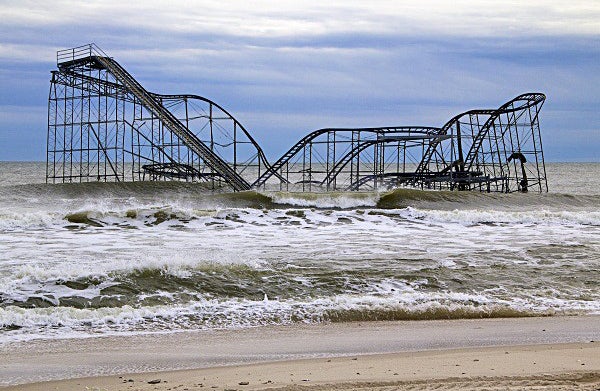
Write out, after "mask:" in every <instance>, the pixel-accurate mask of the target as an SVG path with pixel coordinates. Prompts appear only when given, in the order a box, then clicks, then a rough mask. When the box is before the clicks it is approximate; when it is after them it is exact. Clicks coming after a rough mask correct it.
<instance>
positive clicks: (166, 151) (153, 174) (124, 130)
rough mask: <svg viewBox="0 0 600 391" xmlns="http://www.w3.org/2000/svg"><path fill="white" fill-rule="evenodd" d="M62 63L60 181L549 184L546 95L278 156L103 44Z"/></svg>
mask: <svg viewBox="0 0 600 391" xmlns="http://www.w3.org/2000/svg"><path fill="white" fill-rule="evenodd" d="M57 66H58V70H57V71H52V80H51V86H50V94H49V103H48V138H47V146H48V148H47V159H46V161H47V164H46V178H47V180H52V181H54V182H55V181H63V182H73V181H96V180H97V181H100V180H104V181H128V180H132V181H137V180H141V181H144V180H148V177H149V178H150V180H184V181H190V180H191V181H195V180H201V181H204V182H206V183H208V185H209V186H212V188H218V187H220V186H221V185H222V184H223V183H225V184H227V185H229V186H231V188H233V190H235V191H242V190H249V189H251V188H263V189H266V190H270V189H275V187H274V186H276V185H278V186H279V190H283V189H284V188H285V189H287V190H290V188H291V191H296V190H299V187H301V191H307V190H308V191H311V186H312V185H316V186H317V189H318V188H322V189H323V190H325V189H326V190H328V191H329V190H332V189H333V190H335V189H340V190H341V189H346V190H359V189H360V188H361V187H362V186H363V185H367V184H368V183H369V182H370V181H374V183H373V187H374V188H375V187H377V184H378V183H380V181H382V182H381V183H388V185H405V186H409V185H410V186H416V187H421V188H425V187H427V188H428V189H431V188H434V189H435V188H438V189H450V190H452V189H455V188H458V190H473V189H475V190H476V189H479V190H480V191H502V192H510V191H529V189H532V188H533V186H535V187H536V188H538V189H539V191H544V189H545V190H546V191H547V190H548V189H547V182H546V173H545V166H544V161H543V150H542V147H541V145H542V144H541V135H540V128H539V122H538V114H539V110H540V108H541V106H542V105H543V103H544V101H545V95H544V94H540V93H527V94H522V95H519V96H517V97H516V98H514V99H512V100H510V101H508V102H506V103H505V104H503V105H502V106H500V107H499V108H498V109H484V110H470V111H466V112H464V113H461V114H459V115H456V116H455V117H453V118H452V119H451V120H450V121H448V122H446V124H444V126H443V127H441V128H437V127H427V126H400V127H373V128H324V129H319V130H315V131H313V132H311V133H309V134H308V135H306V136H304V137H303V138H302V139H300V140H299V141H298V142H297V143H296V144H294V145H293V146H292V147H291V148H290V149H288V150H287V151H286V152H285V153H284V154H283V155H282V156H281V157H280V158H279V159H277V160H276V161H275V163H273V164H270V163H269V161H268V160H267V157H266V155H265V153H264V152H263V150H262V148H261V147H260V145H259V144H258V143H257V141H256V140H255V139H254V138H253V137H252V136H251V135H250V133H249V132H248V131H247V130H246V128H245V127H244V126H243V125H242V124H241V123H240V122H239V121H237V119H235V118H234V117H233V116H232V115H231V114H230V113H229V112H227V111H226V110H225V109H224V108H223V107H222V106H220V105H218V104H217V103H215V102H213V101H212V100H210V99H207V98H205V97H202V96H199V95H193V94H168V95H167V94H158V93H154V92H150V91H148V90H146V89H145V88H144V87H143V86H142V85H141V84H140V83H139V82H138V81H137V80H136V79H135V78H134V77H133V76H132V75H131V74H129V73H128V72H127V71H126V70H125V68H123V67H122V66H121V65H120V64H119V63H118V62H116V61H115V60H114V59H112V58H111V57H109V56H108V55H106V54H105V53H104V52H103V51H102V50H101V49H100V48H98V47H97V46H96V45H94V44H89V45H84V46H80V47H76V48H73V49H67V50H61V51H58V52H57ZM444 140H448V141H444ZM515 153H517V154H519V156H522V159H520V161H521V166H520V167H517V162H516V160H515V161H512V162H511V159H509V155H510V156H511V157H512V156H513V155H515ZM509 163H510V164H509ZM524 163H527V165H524ZM518 168H520V170H518ZM274 178H277V180H278V182H279V183H278V184H277V183H276V182H277V181H270V179H274ZM295 185H301V186H295ZM305 185H306V187H305ZM339 186H341V187H339ZM367 188H368V186H367Z"/></svg>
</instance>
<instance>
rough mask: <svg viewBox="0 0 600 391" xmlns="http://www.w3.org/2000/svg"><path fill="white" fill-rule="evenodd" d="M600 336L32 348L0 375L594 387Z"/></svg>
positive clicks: (75, 343)
mask: <svg viewBox="0 0 600 391" xmlns="http://www.w3.org/2000/svg"><path fill="white" fill-rule="evenodd" d="M592 341H593V342H592ZM596 341H600V317H598V316H583V317H551V318H520V319H487V320H454V321H423V322H370V323H347V324H330V325H302V326H291V327H268V328H257V329H248V330H237V331H232V330H229V331H219V332H187V333H178V334H165V335H148V336H130V337H103V338H89V339H79V340H52V341H32V342H28V343H14V344H8V345H5V346H2V347H1V348H0V380H1V381H2V382H3V384H4V385H9V384H13V385H12V386H9V387H7V388H6V389H7V390H54V389H58V390H185V389H188V390H200V389H210V390H217V391H219V390H220V391H225V390H234V389H235V390H238V391H241V390H258V389H265V388H286V389H299V387H301V388H305V387H308V388H310V389H313V388H314V389H336V390H338V389H344V390H345V389H348V390H350V389H352V390H354V389H373V390H391V389H415V390H418V389H482V388H487V389H548V390H554V389H557V390H558V389H589V390H596V389H599V388H600V342H596ZM184 368H197V369H184ZM58 379H66V380H58ZM45 380H54V381H52V382H44V383H40V381H45ZM153 380H154V382H152V381H153ZM159 380H160V381H159ZM35 382H38V383H35ZM149 382H150V383H149ZM246 383H248V384H246ZM14 384H19V385H14Z"/></svg>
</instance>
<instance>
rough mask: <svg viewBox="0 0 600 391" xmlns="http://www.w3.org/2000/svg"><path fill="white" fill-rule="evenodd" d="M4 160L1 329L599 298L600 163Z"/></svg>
mask: <svg viewBox="0 0 600 391" xmlns="http://www.w3.org/2000/svg"><path fill="white" fill-rule="evenodd" d="M44 169H45V165H44V163H0V344H2V343H7V342H10V341H27V340H32V339H40V338H70V337H76V338H77V337H81V338H85V337H92V336H102V335H119V334H139V333H156V332H161V333H165V332H176V331H181V330H214V329H224V328H230V329H236V328H246V327H261V326H266V325H285V324H292V323H298V322H305V323H318V322H350V321H369V320H401V319H409V320H415V321H420V320H426V319H453V318H479V317H512V316H556V315H570V314H579V315H582V314H583V315H585V314H600V163H573V164H566V163H564V164H563V163H560V164H559V163H556V164H549V165H548V166H547V171H548V177H549V187H550V193H548V194H535V193H530V194H480V193H466V192H460V193H459V192H424V191H416V190H396V191H391V192H380V193H332V194H300V193H281V192H266V193H257V192H243V193H236V194H224V193H211V192H207V191H206V190H204V189H203V188H202V186H199V185H197V184H186V183H172V182H154V183H125V184H117V183H88V184H60V185H48V184H45V183H43V182H44Z"/></svg>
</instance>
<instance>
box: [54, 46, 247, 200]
mask: <svg viewBox="0 0 600 391" xmlns="http://www.w3.org/2000/svg"><path fill="white" fill-rule="evenodd" d="M94 49H95V50H93V51H90V55H88V56H85V57H81V58H76V59H72V60H68V61H65V62H62V63H59V64H58V67H59V69H60V70H61V71H62V70H68V69H69V68H71V67H75V66H78V65H80V64H82V63H87V64H89V63H92V64H93V65H94V66H98V67H102V68H104V69H106V70H107V71H108V72H110V73H111V74H112V75H113V76H114V77H115V79H116V80H118V81H119V82H120V83H121V84H123V85H124V86H125V87H126V89H127V90H128V91H130V92H131V93H132V94H133V95H134V96H135V97H136V98H137V99H138V100H139V101H140V102H141V103H142V104H143V105H144V106H145V107H146V109H148V110H149V111H150V112H152V113H153V114H154V115H156V116H157V117H158V118H159V119H160V120H161V121H162V122H163V124H164V125H165V126H166V127H167V128H168V129H169V130H171V131H172V132H173V133H174V134H176V135H177V136H178V137H179V138H180V139H181V140H183V142H184V143H185V144H186V145H187V146H188V148H190V149H191V150H192V151H193V152H194V153H196V154H197V155H198V156H199V157H200V158H202V159H203V160H204V161H205V162H206V164H207V165H208V166H209V167H210V168H211V169H213V170H214V171H216V172H218V173H219V175H220V176H221V177H222V178H223V179H224V180H225V181H226V182H228V183H229V184H230V185H231V186H232V187H233V188H234V189H235V190H249V189H250V187H251V186H250V184H249V183H248V182H247V181H246V180H245V179H244V178H242V177H241V176H240V175H239V174H238V173H236V172H235V171H234V170H233V169H232V168H231V166H230V165H229V164H228V163H227V162H226V161H224V160H223V159H221V158H220V157H219V156H218V155H217V154H215V153H214V152H213V151H211V150H210V148H208V147H207V146H206V145H205V144H204V143H203V142H202V141H200V139H198V137H197V136H196V135H195V134H194V133H192V132H191V131H190V130H189V129H188V128H187V127H186V126H185V125H183V124H182V123H181V122H180V121H179V120H178V119H177V118H176V117H175V116H174V115H173V114H172V113H171V112H170V111H169V110H168V109H167V108H165V107H164V106H163V105H162V104H161V103H159V102H158V101H157V100H156V99H155V95H154V94H152V93H150V92H149V91H147V90H146V89H145V88H144V87H143V86H142V85H141V84H140V83H139V82H138V81H137V80H136V79H135V78H134V77H133V76H131V75H130V74H129V72H127V71H126V70H125V68H123V67H122V66H121V65H120V64H119V63H118V62H116V61H115V60H113V59H112V58H110V57H108V56H106V55H103V53H102V52H101V51H99V49H98V48H94Z"/></svg>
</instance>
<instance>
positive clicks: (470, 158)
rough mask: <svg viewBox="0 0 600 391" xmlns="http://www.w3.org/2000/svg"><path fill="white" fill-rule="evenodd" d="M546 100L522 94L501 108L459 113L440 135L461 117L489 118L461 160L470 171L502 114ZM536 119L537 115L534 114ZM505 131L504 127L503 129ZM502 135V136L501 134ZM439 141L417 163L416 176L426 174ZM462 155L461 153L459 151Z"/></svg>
mask: <svg viewBox="0 0 600 391" xmlns="http://www.w3.org/2000/svg"><path fill="white" fill-rule="evenodd" d="M545 99H546V96H545V95H544V94H540V93H527V94H522V95H519V96H517V97H516V98H514V99H512V100H510V101H508V102H506V103H504V104H503V105H502V106H500V107H499V108H498V109H495V110H493V109H484V110H469V111H466V112H464V113H460V114H458V115H456V116H454V117H453V118H452V119H451V120H450V121H448V122H446V124H445V125H444V126H443V127H442V128H441V131H440V135H447V134H448V131H449V130H450V128H452V126H454V125H455V124H456V123H457V122H458V121H459V120H460V118H462V117H465V116H475V115H487V116H489V118H488V119H487V120H486V122H485V123H484V125H483V126H481V129H480V131H479V132H478V133H477V134H476V136H475V138H474V139H473V143H472V144H471V148H470V149H469V151H468V153H467V156H466V157H465V158H464V159H463V163H462V164H463V166H464V169H466V170H470V169H471V168H472V166H473V163H474V161H475V159H476V156H477V154H478V152H479V150H480V148H481V144H482V142H483V140H484V139H485V138H486V137H487V136H488V133H489V131H490V128H491V127H492V126H494V124H495V121H496V120H497V119H498V118H499V117H500V116H501V115H502V114H510V113H513V114H514V113H515V112H519V111H521V112H523V111H524V110H526V109H529V108H530V107H532V106H535V105H537V104H539V103H542V104H543V102H544V100H545ZM520 101H526V103H525V104H522V105H520V106H518V107H515V106H514V104H515V102H520ZM536 117H537V114H536ZM516 119H517V117H516V116H515V117H513V124H514V123H515V122H516ZM505 129H506V127H505ZM502 135H503V134H502ZM439 142H440V140H434V142H432V143H431V144H430V145H429V146H428V148H427V151H426V153H425V154H424V156H423V159H422V160H421V162H420V163H419V166H418V167H417V169H416V171H415V172H416V175H417V176H419V175H421V176H422V175H424V173H425V172H426V168H427V167H428V166H429V164H430V162H431V159H432V157H433V155H434V153H436V152H438V151H437V147H438V145H439ZM461 153H462V151H461ZM447 163H448V164H452V163H453V162H447Z"/></svg>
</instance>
